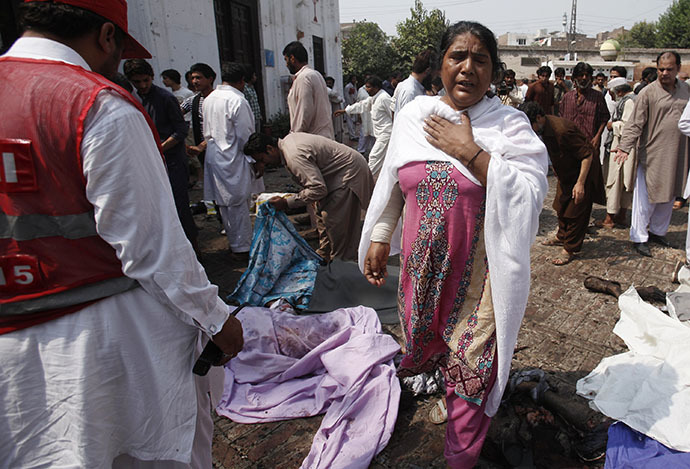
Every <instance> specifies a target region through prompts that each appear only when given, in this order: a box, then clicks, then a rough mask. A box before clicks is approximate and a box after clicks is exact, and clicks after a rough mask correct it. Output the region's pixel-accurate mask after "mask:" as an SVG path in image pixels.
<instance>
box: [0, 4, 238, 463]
mask: <svg viewBox="0 0 690 469" xmlns="http://www.w3.org/2000/svg"><path fill="white" fill-rule="evenodd" d="M73 3H74V4H76V5H79V6H73V5H72V4H73ZM84 10H85V11H87V12H93V13H96V14H98V15H99V16H100V18H99V17H94V16H91V17H88V16H87V17H86V19H84V16H83V11H84ZM20 16H24V18H25V19H24V22H25V26H26V28H27V29H26V32H25V33H24V34H23V35H22V37H21V38H19V39H18V40H17V41H16V42H15V43H14V45H13V46H12V47H11V48H10V50H9V51H8V52H7V53H6V54H5V55H4V56H3V57H2V58H0V75H1V76H2V77H3V78H2V79H3V90H4V91H5V92H10V93H11V92H12V90H13V89H14V88H13V86H14V85H10V82H12V79H11V78H8V77H11V76H12V75H13V73H14V71H15V70H16V69H17V68H18V67H34V69H35V71H36V74H35V76H34V80H41V79H47V80H49V81H50V80H54V79H57V76H56V75H58V74H59V75H60V77H61V78H60V79H61V80H63V81H64V79H65V77H66V76H73V77H79V80H80V82H81V83H84V82H86V81H88V82H90V83H102V85H96V86H103V88H101V90H100V91H98V92H97V94H95V95H91V99H92V100H93V101H92V102H91V101H90V103H91V104H89V106H90V107H89V108H87V109H88V113H87V114H85V115H84V116H83V117H81V119H83V122H82V124H83V125H82V126H81V127H80V139H81V140H80V141H81V144H80V146H79V147H78V154H75V155H74V160H77V162H76V164H77V165H78V167H77V168H76V169H75V170H74V171H71V172H67V169H66V168H65V171H66V172H65V173H63V174H62V177H61V178H60V180H59V181H57V182H56V183H59V184H64V188H65V194H64V195H63V194H58V193H54V194H51V195H50V196H51V197H55V198H58V197H59V198H62V199H63V200H68V199H70V198H79V199H83V198H86V199H87V200H88V203H89V204H90V206H91V212H90V213H91V215H90V217H88V218H84V219H83V220H82V222H81V223H86V224H89V225H92V227H93V230H92V231H90V234H87V236H89V237H90V238H89V239H94V238H96V237H97V238H100V239H101V240H102V241H103V242H105V243H107V245H109V246H110V248H109V249H112V251H113V254H112V256H113V257H114V258H115V259H116V260H117V261H118V262H119V263H121V266H120V267H119V268H121V271H122V274H123V276H122V277H119V279H122V280H123V281H125V282H130V283H131V284H132V286H131V288H129V289H126V290H122V289H120V290H119V291H116V292H114V293H112V294H109V293H106V292H104V291H102V288H101V289H99V288H98V285H100V283H99V284H91V285H96V289H97V290H98V291H96V292H93V294H94V295H95V298H96V299H95V300H93V301H91V302H89V301H87V302H85V303H84V302H83V298H81V299H79V296H80V295H83V294H84V290H80V289H75V288H70V289H68V290H64V291H63V292H66V293H67V295H64V294H63V295H61V294H60V293H58V294H51V293H50V292H45V293H44V296H41V297H39V298H38V300H40V301H34V302H33V303H28V302H27V301H26V300H22V297H21V296H20V297H19V298H13V297H12V295H16V292H15V293H13V292H12V291H10V292H9V295H10V297H9V300H7V297H6V294H7V291H6V290H2V291H0V295H1V296H0V298H2V301H1V302H0V390H1V391H0V428H1V429H2V438H0V466H2V467H18V468H19V467H22V468H24V467H84V468H86V467H88V468H108V469H110V468H111V467H165V468H181V467H199V468H200V467H210V464H211V454H210V449H211V437H212V432H213V422H212V420H211V415H210V402H209V399H208V397H209V396H208V393H207V390H204V392H201V387H197V391H195V380H194V379H193V375H192V373H191V369H192V366H193V363H194V358H195V349H196V347H197V344H198V340H199V339H200V333H201V332H205V333H206V334H208V335H209V336H211V335H212V336H213V340H214V342H216V344H217V345H218V346H220V347H221V349H222V350H223V351H224V353H225V354H227V355H226V356H227V357H231V356H234V355H236V354H237V353H238V352H239V350H240V348H241V346H242V331H241V326H240V324H239V322H238V321H237V320H235V319H234V318H233V317H230V318H229V317H228V316H229V309H228V307H227V305H225V303H223V301H222V300H221V299H220V298H218V289H217V287H215V286H214V285H211V284H210V283H209V281H208V279H207V277H206V274H205V272H204V270H203V268H202V267H201V265H200V264H199V263H198V262H197V260H196V256H195V254H194V251H193V250H192V247H191V245H190V244H189V242H188V241H187V239H186V238H185V236H184V232H183V231H182V227H181V226H180V223H179V220H178V218H177V215H176V211H175V205H174V203H173V198H172V192H171V189H170V185H169V183H168V178H167V176H166V172H165V165H164V163H163V160H162V158H161V154H160V152H159V149H158V147H157V144H156V141H155V140H154V137H153V134H152V130H151V127H150V125H149V124H148V123H147V117H146V116H145V115H144V114H145V113H144V112H143V109H142V108H141V107H139V108H138V107H137V104H136V103H135V102H134V101H133V100H131V98H129V97H127V96H126V95H124V94H123V93H122V92H121V91H119V90H118V89H115V88H113V87H112V86H111V85H109V84H108V82H107V81H106V80H104V79H103V78H101V77H100V75H104V76H111V75H112V74H114V73H115V72H116V71H117V67H118V64H119V61H120V58H121V57H122V56H123V55H124V56H125V57H127V56H128V57H150V55H149V54H148V53H147V52H146V50H145V49H143V47H141V46H140V45H139V44H138V43H136V41H134V39H132V38H131V36H128V35H127V34H126V31H127V5H126V3H125V1H124V0H116V1H114V0H107V1H106V0H92V1H90V2H88V4H85V2H77V1H71V0H56V1H55V2H51V3H47V2H30V3H26V4H23V5H22V7H21V12H20ZM56 17H59V18H61V20H62V23H61V24H63V25H64V24H65V23H66V22H67V23H68V24H70V25H71V27H73V28H74V27H78V29H77V30H78V31H80V35H79V36H78V37H76V38H74V37H72V36H69V38H68V37H67V34H65V33H64V31H63V30H62V29H61V26H60V22H59V21H56V20H55V18H56ZM27 18H29V19H28V20H27ZM62 27H64V26H62ZM123 32H124V34H123ZM46 67H48V68H49V69H50V70H49V71H51V72H53V73H54V74H55V75H54V76H46V71H48V70H47V69H46ZM92 71H93V72H96V73H92ZM99 74H100V75H99ZM24 78H25V77H24V76H22V80H23V79H24ZM15 85H16V83H15ZM47 88H48V87H47V86H46V87H39V88H37V89H38V91H39V92H40V93H46V92H47V91H46V90H47ZM96 89H98V88H96ZM29 90H31V88H29ZM84 92H85V91H82V88H81V87H80V88H76V91H73V93H75V95H76V96H79V99H82V98H83V96H82V95H80V93H82V94H83V93H84ZM4 96H5V97H6V98H7V97H8V95H7V94H5V95H4ZM87 96H88V95H87ZM35 97H36V94H32V93H31V91H29V92H28V93H27V95H22V97H21V98H20V99H33V98H35ZM56 99H60V97H59V96H56ZM7 101H11V100H8V99H5V106H6V107H5V110H6V112H9V113H11V114H12V115H13V116H15V117H16V118H17V119H19V118H20V117H21V116H23V115H24V114H26V112H28V111H26V109H27V108H26V107H22V106H19V107H18V108H8V107H7V106H9V103H8V102H7ZM22 108H23V109H25V111H24V112H22ZM62 110H63V109H58V108H56V109H49V107H46V108H42V109H41V110H40V112H41V113H42V115H44V116H46V120H45V122H44V124H45V125H42V126H41V127H40V133H41V140H42V141H41V142H32V143H31V145H34V144H37V145H39V146H40V145H44V146H46V145H47V146H49V147H50V146H51V144H52V142H53V140H54V139H57V140H61V139H63V138H65V133H64V130H67V129H66V128H61V129H60V130H61V131H59V132H55V131H54V129H52V130H51V128H50V124H49V122H50V115H49V114H50V113H57V114H58V115H59V114H60V112H61V111H62ZM22 119H24V118H23V117H22ZM24 120H26V119H24ZM24 120H23V121H24ZM27 123H28V125H26V127H25V128H26V129H28V130H26V132H30V133H33V135H36V131H35V130H32V129H30V128H31V124H30V121H27ZM37 124H38V123H37ZM4 125H5V127H2V129H3V131H2V132H0V135H2V138H1V139H0V140H6V139H7V137H10V138H13V137H15V138H18V137H20V135H19V134H21V132H23V130H22V129H16V128H15V129H14V130H10V131H8V129H12V127H11V126H12V124H11V123H8V121H5V124H4ZM74 126H75V127H76V126H77V123H74ZM12 134H14V135H12ZM68 137H70V138H73V137H74V135H68ZM55 151H56V152H57V151H59V149H57V148H56V149H55ZM71 155H72V153H71V152H69V153H65V154H64V156H62V157H61V158H63V159H66V160H69V158H70V157H71ZM36 171H37V175H38V176H40V177H43V176H42V175H41V174H42V173H41V168H37V169H36ZM23 175H26V173H24V174H23ZM20 176H22V175H20ZM50 176H52V174H51V175H50ZM22 177H23V176H22ZM68 179H69V180H71V181H73V182H71V183H70V182H69V181H68ZM74 181H76V182H74ZM79 181H81V182H79ZM79 184H81V185H82V186H83V189H79ZM75 188H77V189H78V191H77V190H75ZM70 191H71V192H70ZM14 194H15V193H12V192H5V193H0V201H1V202H2V203H3V204H4V203H5V202H6V200H7V198H9V199H10V202H12V201H13V200H14V201H15V202H16V203H17V206H19V207H20V206H21V205H20V204H21V198H17V199H13V197H14ZM37 194H39V195H40V188H39V192H38V193H37ZM25 196H26V193H24V197H25ZM36 210H46V208H45V207H43V208H42V207H38V208H37V209H36ZM4 215H5V214H0V216H4ZM30 216H31V217H33V219H34V221H35V220H37V219H41V218H42V217H45V215H43V214H30ZM22 218H23V215H19V216H17V217H16V219H17V220H16V221H17V223H18V226H17V228H20V226H19V225H21V223H22V222H21V219H22ZM55 218H59V216H56V217H55ZM31 226H33V228H32V229H35V228H37V225H36V224H35V223H31V224H30V226H29V228H30V227H31ZM62 229H63V230H69V229H70V227H69V226H63V227H62ZM25 234H26V233H25ZM61 236H64V235H61V234H58V235H57V236H55V237H53V238H51V239H53V240H55V241H51V243H55V242H57V241H59V240H60V239H62V241H61V242H62V243H63V244H64V243H67V242H70V243H73V244H70V246H74V248H71V249H72V250H76V251H78V250H79V246H81V245H82V244H81V243H84V242H85V240H83V239H84V238H79V237H77V238H75V239H73V240H66V239H67V238H64V237H62V238H61ZM80 236H85V234H84V233H82V234H81V235H80ZM25 242H27V241H26V237H22V238H21V239H12V238H9V239H8V238H4V239H2V240H0V246H4V247H3V253H6V252H8V251H7V250H6V249H7V244H8V243H9V244H10V249H11V250H13V251H14V252H16V253H17V252H18V253H21V251H22V249H23V247H22V246H24V245H23V244H22V243H25ZM29 242H30V241H29ZM99 242H100V241H99ZM16 249H18V250H19V251H16ZM47 255H51V253H48V254H47ZM115 256H116V257H115ZM63 259H64V257H63ZM79 262H80V263H82V264H83V265H84V266H85V267H86V266H92V265H93V264H94V261H93V259H92V257H91V256H90V253H89V252H88V251H87V250H83V251H82V252H80V254H79ZM47 275H48V277H47V279H50V275H51V273H47ZM58 280H60V279H58ZM62 281H63V282H67V280H62ZM58 295H60V298H58ZM75 297H77V298H75ZM44 299H45V302H46V303H44V304H43V306H41V302H42V300H44ZM8 301H9V302H8ZM79 301H81V303H79ZM51 302H52V303H51ZM55 302H61V303H57V304H62V305H64V307H66V308H67V311H62V312H63V313H64V314H62V315H58V316H54V314H53V311H55V310H53V309H51V308H55V307H56V303H55ZM22 308H28V310H24V311H30V313H31V314H30V315H29V316H26V314H24V313H21V314H18V313H17V311H21V310H22ZM46 308H48V309H47V310H46ZM63 309H64V308H63ZM10 310H17V311H14V313H11V314H10V315H7V314H6V313H7V312H8V311H10ZM22 314H24V316H23V317H27V318H28V320H29V323H23V324H18V325H15V326H13V325H12V322H13V321H15V320H16V319H17V318H20V317H22ZM20 322H21V319H20ZM31 322H33V324H31ZM219 370H220V369H219ZM197 384H198V383H197ZM137 460H138V461H137Z"/></svg>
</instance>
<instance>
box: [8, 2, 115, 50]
mask: <svg viewBox="0 0 690 469" xmlns="http://www.w3.org/2000/svg"><path fill="white" fill-rule="evenodd" d="M18 11H19V24H20V26H21V27H22V29H24V30H28V31H37V32H41V33H48V34H52V35H55V36H57V37H59V38H62V39H76V38H79V37H83V36H85V35H86V34H88V33H91V32H93V31H97V30H99V29H100V28H101V26H103V24H105V23H108V22H110V23H112V21H110V20H107V19H105V18H103V17H102V16H100V15H97V14H95V13H92V12H90V11H88V10H84V9H82V8H78V7H74V6H71V5H65V4H63V3H52V2H28V3H20V4H19V10H18ZM113 25H114V26H115V41H116V43H117V44H118V45H121V44H122V43H123V41H124V39H125V33H124V31H122V30H121V29H120V28H119V27H118V26H117V25H115V24H114V23H113Z"/></svg>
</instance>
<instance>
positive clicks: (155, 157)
mask: <svg viewBox="0 0 690 469" xmlns="http://www.w3.org/2000/svg"><path fill="white" fill-rule="evenodd" d="M81 152H82V158H83V161H82V165H83V171H84V177H85V179H86V196H87V198H88V199H89V201H90V202H91V204H93V206H94V212H95V219H96V229H97V231H98V234H99V236H100V237H101V238H103V239H104V240H105V241H106V242H107V243H108V244H110V245H111V246H112V247H113V248H114V249H115V251H116V253H117V257H118V258H119V259H120V261H121V262H122V271H123V272H124V274H125V275H126V276H127V277H130V278H132V279H135V280H137V281H138V282H139V284H140V285H141V286H142V287H143V289H144V290H145V291H146V292H147V293H149V294H150V295H151V296H153V297H154V298H155V299H156V300H157V301H159V302H160V303H161V304H163V305H165V306H166V307H167V308H168V309H169V310H170V311H171V312H172V313H173V314H175V315H176V316H177V317H178V318H179V319H180V320H182V321H183V322H185V323H187V324H190V325H193V326H196V327H198V328H200V329H202V330H204V331H206V332H207V333H209V334H215V333H217V332H219V331H220V330H221V328H222V326H223V324H224V323H225V321H226V320H227V317H228V314H229V308H228V306H227V305H226V304H225V303H224V302H223V301H222V300H221V299H220V298H219V297H218V287H216V286H215V285H212V284H211V283H210V282H209V281H208V278H207V277H206V273H205V271H204V269H203V267H202V266H201V265H200V264H199V263H198V261H197V259H196V256H195V254H194V250H193V249H192V246H191V245H190V243H189V241H187V238H186V237H185V235H184V232H183V231H182V227H181V225H180V222H179V220H178V217H177V212H176V210H175V205H174V202H173V197H172V190H171V189H170V182H169V181H168V177H167V174H166V170H165V165H164V163H163V160H162V158H161V155H160V153H159V152H158V148H157V146H156V143H155V141H154V139H153V135H152V133H151V131H150V130H149V127H148V125H147V123H146V120H145V118H144V116H143V115H142V114H141V113H140V112H139V111H138V110H137V109H136V108H134V107H133V106H131V105H129V104H127V103H125V101H124V100H123V99H122V98H121V97H120V96H118V95H116V94H114V93H112V92H107V91H106V92H101V94H100V95H99V96H98V98H97V100H96V103H95V104H94V106H93V108H92V109H91V110H90V111H89V115H88V117H87V119H86V122H85V125H84V138H83V141H82V144H81ZM141 313H142V314H146V311H142V312H141Z"/></svg>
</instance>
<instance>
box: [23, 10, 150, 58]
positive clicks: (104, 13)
mask: <svg viewBox="0 0 690 469" xmlns="http://www.w3.org/2000/svg"><path fill="white" fill-rule="evenodd" d="M24 2H26V3H28V2H51V3H62V4H65V5H71V6H73V7H77V8H81V9H83V10H88V11H90V12H91V13H95V14H97V15H98V16H101V17H103V18H105V19H106V20H108V21H110V22H112V23H113V24H114V25H116V26H117V27H118V28H120V29H121V30H122V31H124V33H125V48H124V50H123V51H122V58H123V59H150V58H151V54H150V53H149V51H147V50H146V48H145V47H144V46H142V45H141V44H139V42H138V41H137V40H136V39H134V38H133V37H132V36H130V35H129V33H128V32H127V2H126V1H125V0H24Z"/></svg>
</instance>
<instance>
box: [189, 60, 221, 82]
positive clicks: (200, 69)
mask: <svg viewBox="0 0 690 469" xmlns="http://www.w3.org/2000/svg"><path fill="white" fill-rule="evenodd" d="M189 72H190V73H195V72H196V73H201V74H202V75H203V76H204V78H213V79H214V80H215V79H216V72H214V71H213V69H212V68H211V66H210V65H207V64H204V63H196V64H194V65H192V66H191V67H189Z"/></svg>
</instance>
